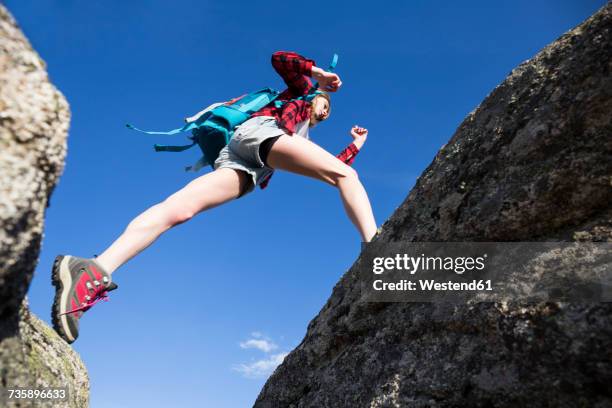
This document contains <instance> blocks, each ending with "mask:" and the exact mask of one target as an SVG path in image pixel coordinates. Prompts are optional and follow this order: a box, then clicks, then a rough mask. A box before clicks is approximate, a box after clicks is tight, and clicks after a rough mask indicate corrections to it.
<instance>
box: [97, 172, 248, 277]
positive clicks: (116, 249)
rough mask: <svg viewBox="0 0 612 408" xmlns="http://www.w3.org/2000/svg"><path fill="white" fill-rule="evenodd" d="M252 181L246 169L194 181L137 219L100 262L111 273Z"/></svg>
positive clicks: (231, 198) (235, 196) (101, 256)
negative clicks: (168, 233)
mask: <svg viewBox="0 0 612 408" xmlns="http://www.w3.org/2000/svg"><path fill="white" fill-rule="evenodd" d="M248 183H252V181H251V180H250V176H248V175H247V174H246V173H245V172H243V171H239V170H233V169H229V168H221V169H218V170H215V171H212V172H210V173H207V174H205V175H203V176H201V177H198V178H196V179H195V180H193V181H191V182H190V183H189V184H187V185H186V186H185V187H183V188H182V189H181V190H179V191H177V192H176V193H174V194H172V195H171V196H169V197H168V198H166V199H165V200H164V201H162V202H161V203H159V204H156V205H154V206H152V207H151V208H149V209H148V210H146V211H144V212H143V213H142V214H140V215H139V216H137V217H136V218H134V219H133V220H132V221H131V222H130V223H129V224H128V226H127V228H126V229H125V231H124V232H123V234H122V235H121V236H120V237H119V238H117V240H116V241H115V242H113V244H112V245H111V246H110V247H108V249H106V250H105V251H104V252H103V253H102V254H101V255H100V256H98V257H97V258H96V261H97V262H98V263H99V264H100V265H101V266H102V267H103V268H104V269H105V270H106V271H107V272H108V273H113V272H114V271H115V270H116V269H117V268H119V267H120V266H121V265H123V264H124V263H126V262H127V261H128V260H130V259H131V258H133V257H134V256H136V255H137V254H138V253H140V252H141V251H142V250H144V249H145V248H147V247H148V246H149V245H151V244H152V243H153V242H154V241H155V240H156V239H157V238H158V237H159V236H160V235H161V234H163V233H164V232H166V231H167V230H169V229H170V228H172V227H174V226H175V225H178V224H182V223H183V222H185V221H187V220H189V219H190V218H192V217H193V216H194V215H196V214H198V213H199V212H201V211H204V210H207V209H209V208H213V207H216V206H218V205H221V204H223V203H225V202H227V201H230V200H233V199H235V198H237V197H238V196H239V195H240V193H241V192H242V191H244V189H246V188H247V187H248Z"/></svg>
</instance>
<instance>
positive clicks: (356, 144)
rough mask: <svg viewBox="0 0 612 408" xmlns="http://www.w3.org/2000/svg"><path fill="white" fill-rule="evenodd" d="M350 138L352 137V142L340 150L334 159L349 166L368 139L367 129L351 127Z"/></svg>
mask: <svg viewBox="0 0 612 408" xmlns="http://www.w3.org/2000/svg"><path fill="white" fill-rule="evenodd" d="M351 136H353V142H352V143H351V144H350V145H348V146H347V147H346V148H345V149H344V150H342V151H341V152H340V153H339V154H338V155H336V157H337V158H338V159H340V160H342V161H343V162H344V163H346V164H348V165H349V166H350V165H352V164H353V161H354V160H355V156H357V153H359V150H361V148H362V147H363V144H364V143H365V141H366V139H367V138H368V129H366V128H362V127H359V126H353V128H352V129H351Z"/></svg>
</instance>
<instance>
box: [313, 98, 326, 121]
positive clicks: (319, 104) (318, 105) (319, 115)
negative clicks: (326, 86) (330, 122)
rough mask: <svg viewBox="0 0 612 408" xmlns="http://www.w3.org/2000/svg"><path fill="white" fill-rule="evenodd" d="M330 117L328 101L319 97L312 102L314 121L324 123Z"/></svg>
mask: <svg viewBox="0 0 612 408" xmlns="http://www.w3.org/2000/svg"><path fill="white" fill-rule="evenodd" d="M328 117H329V102H328V101H327V99H325V98H323V97H321V96H317V97H316V98H314V99H313V101H312V119H313V120H314V121H316V122H317V123H318V122H322V121H324V120H325V119H327V118H328Z"/></svg>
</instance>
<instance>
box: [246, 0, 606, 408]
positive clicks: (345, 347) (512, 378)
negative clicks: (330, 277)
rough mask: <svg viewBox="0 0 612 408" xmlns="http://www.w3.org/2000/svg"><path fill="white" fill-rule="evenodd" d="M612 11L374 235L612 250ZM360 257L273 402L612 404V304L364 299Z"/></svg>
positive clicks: (474, 133) (526, 84)
mask: <svg viewBox="0 0 612 408" xmlns="http://www.w3.org/2000/svg"><path fill="white" fill-rule="evenodd" d="M611 31H612V5H611V4H610V3H608V4H607V5H606V6H604V7H603V8H602V9H601V10H600V11H598V12H597V13H596V14H595V15H593V16H592V17H591V18H590V19H588V20H587V21H586V22H584V23H583V24H581V25H580V26H578V27H577V28H575V29H574V30H572V31H570V32H568V33H566V34H565V35H563V36H562V37H560V38H559V39H558V40H557V41H555V42H554V43H553V44H551V45H549V46H548V47H546V48H545V49H543V50H542V51H541V52H540V53H539V54H538V55H537V56H536V57H534V58H533V59H531V60H529V61H526V62H525V63H523V64H521V65H520V66H519V67H517V68H516V69H514V70H513V71H512V72H511V73H510V75H509V76H508V77H507V78H506V80H505V81H504V82H503V83H502V84H500V85H499V86H498V87H496V88H495V89H494V90H493V92H491V94H489V95H488V96H487V98H486V99H485V100H484V101H483V102H482V104H481V105H480V106H479V107H478V108H477V109H475V110H474V111H473V112H472V113H470V114H469V115H468V116H467V118H466V119H465V120H464V121H463V123H462V124H461V125H460V126H459V128H458V129H457V131H456V133H455V134H454V135H453V137H452V138H451V140H450V141H449V142H448V143H447V144H446V145H445V146H444V147H443V148H442V149H441V150H440V151H439V152H438V154H437V155H436V157H435V159H434V160H433V162H432V163H431V164H430V165H429V167H428V168H427V169H426V170H425V172H424V173H423V174H422V175H421V177H420V178H419V179H418V181H417V183H416V185H415V187H414V189H413V190H412V191H411V192H410V194H409V195H408V197H407V199H406V200H405V201H404V203H402V205H401V206H400V207H399V208H398V209H397V211H396V212H395V213H394V214H393V215H392V217H391V218H390V219H389V220H388V221H387V222H386V223H385V224H384V225H383V228H382V232H381V233H380V234H379V235H378V236H377V237H376V238H375V239H376V240H378V241H383V242H396V241H529V240H532V241H612V206H611V204H610V203H612V188H611V187H612V137H611V136H612V78H611V77H610V72H611V70H612V61H611V56H612V33H611ZM359 262H361V258H359V259H358V260H357V261H356V264H355V265H353V267H352V268H351V270H349V271H348V272H347V273H346V274H345V275H344V276H343V277H342V278H341V280H340V281H339V282H338V284H337V285H336V286H335V287H334V289H333V292H332V295H331V297H330V299H329V300H328V302H327V303H326V304H325V306H324V307H323V309H322V310H321V311H320V313H319V315H318V316H317V317H315V318H314V319H313V320H312V321H311V322H310V324H309V325H308V330H307V333H306V336H305V338H304V339H303V341H302V342H301V343H300V345H299V346H298V347H297V348H296V349H295V350H293V351H292V352H291V353H290V354H289V355H288V356H287V357H286V358H285V360H284V362H283V364H281V365H280V366H279V367H278V368H277V369H276V371H275V372H274V373H273V375H272V376H271V377H270V379H269V380H268V381H267V383H266V384H265V386H264V388H263V389H262V391H261V393H260V394H259V397H258V398H257V401H256V402H255V406H256V407H259V408H266V407H294V408H297V407H406V406H411V407H455V406H473V407H491V406H495V407H516V406H542V407H549V406H550V407H610V406H612V387H611V386H610V384H612V313H611V312H612V304H610V303H572V304H569V303H539V304H524V305H520V304H511V303H473V304H466V305H459V306H457V305H451V304H432V303H365V302H360V296H361V294H360V287H359V283H358V276H357V273H356V272H357V268H358V265H359Z"/></svg>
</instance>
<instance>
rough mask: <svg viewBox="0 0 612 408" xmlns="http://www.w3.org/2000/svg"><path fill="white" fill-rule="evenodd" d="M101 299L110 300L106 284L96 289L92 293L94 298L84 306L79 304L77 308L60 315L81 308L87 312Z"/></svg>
mask: <svg viewBox="0 0 612 408" xmlns="http://www.w3.org/2000/svg"><path fill="white" fill-rule="evenodd" d="M101 300H103V301H105V302H108V300H109V297H108V290H107V289H106V287H104V286H100V287H99V288H98V289H96V291H95V292H94V293H93V295H92V299H91V300H88V301H86V302H85V304H84V305H83V306H79V307H77V308H76V309H73V310H70V311H68V312H64V313H60V316H62V315H65V314H69V313H75V312H79V311H81V310H82V311H84V312H86V311H87V310H88V309H89V308H90V307H92V306H93V305H95V304H96V303H98V302H99V301H101Z"/></svg>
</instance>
